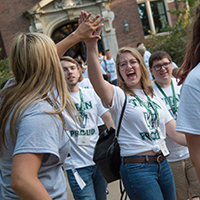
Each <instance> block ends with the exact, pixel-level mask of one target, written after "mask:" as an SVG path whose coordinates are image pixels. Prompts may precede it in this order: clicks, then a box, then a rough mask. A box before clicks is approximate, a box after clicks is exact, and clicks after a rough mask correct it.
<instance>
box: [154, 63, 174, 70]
mask: <svg viewBox="0 0 200 200" xmlns="http://www.w3.org/2000/svg"><path fill="white" fill-rule="evenodd" d="M170 63H171V62H168V63H163V64H162V65H155V66H153V67H152V68H154V69H155V70H156V71H159V70H161V69H162V67H164V68H165V69H167V68H168V67H169V65H170Z"/></svg>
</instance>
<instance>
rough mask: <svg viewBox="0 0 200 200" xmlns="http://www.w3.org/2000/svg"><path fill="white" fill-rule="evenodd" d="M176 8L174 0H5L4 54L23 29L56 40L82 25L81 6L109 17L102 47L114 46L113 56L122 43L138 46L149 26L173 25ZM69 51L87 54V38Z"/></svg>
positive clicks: (0, 10) (1, 9)
mask: <svg viewBox="0 0 200 200" xmlns="http://www.w3.org/2000/svg"><path fill="white" fill-rule="evenodd" d="M169 8H170V9H174V8H175V3H174V2H173V0H42V1H40V0H12V1H11V0H7V1H3V0H1V6H0V17H1V18H0V48H1V55H0V58H4V57H7V56H8V55H9V51H10V48H11V44H12V40H13V38H14V36H15V35H16V34H18V33H20V32H27V31H30V32H42V33H44V34H46V35H48V36H49V37H51V38H52V39H53V40H54V41H55V43H56V42H58V41H59V40H61V39H62V38H63V37H66V36H67V35H69V34H70V33H71V32H72V31H73V30H75V28H76V27H77V26H78V24H77V21H78V18H79V14H80V11H81V10H85V11H87V12H92V13H93V14H94V15H96V14H100V15H101V16H103V17H104V18H105V20H104V28H103V30H102V40H101V41H99V50H100V51H104V50H105V49H108V48H109V49H110V50H111V52H112V54H113V56H115V55H116V53H117V51H118V48H120V47H122V46H132V47H135V46H136V44H137V43H138V42H141V41H143V40H144V37H145V35H148V30H151V31H152V32H156V31H157V32H158V33H159V32H160V33H161V32H162V28H163V26H164V25H163V21H162V20H161V19H164V20H166V21H168V23H169V24H170V25H172V24H173V21H175V20H176V18H174V16H171V15H170V14H169V13H168V12H167V10H168V9H169ZM68 53H69V55H72V56H75V55H76V54H80V53H81V54H83V55H82V56H83V57H86V55H85V45H84V43H83V42H81V43H79V44H77V45H76V46H75V47H73V48H72V49H71V50H70V51H69V52H68Z"/></svg>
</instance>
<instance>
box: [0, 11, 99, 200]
mask: <svg viewBox="0 0 200 200" xmlns="http://www.w3.org/2000/svg"><path fill="white" fill-rule="evenodd" d="M90 15H91V14H90ZM98 17H99V16H96V17H95V18H94V19H93V21H89V20H88V19H85V20H84V22H83V23H82V24H81V25H80V27H78V29H77V30H76V31H75V32H73V33H72V34H71V35H70V36H69V37H68V38H65V39H64V40H63V41H62V42H60V43H59V44H58V45H57V49H56V45H55V44H54V42H53V41H52V40H51V39H50V38H49V37H47V36H45V35H44V34H40V33H22V34H19V35H18V36H17V37H16V38H15V40H14V42H13V45H12V48H11V53H10V57H9V61H10V67H11V70H12V73H13V76H14V82H12V84H8V85H7V86H5V87H4V88H3V89H2V90H1V93H0V172H1V176H0V179H1V180H0V182H1V192H2V196H3V199H12V200H13V199H29V200H32V199H34V200H36V199H38V200H41V199H42V200H46V199H59V200H66V198H67V191H66V190H67V188H66V181H65V177H64V175H63V171H62V168H61V166H62V164H63V162H64V160H65V158H66V156H67V153H68V152H69V149H70V142H69V137H68V136H67V134H66V133H65V123H66V122H65V121H64V119H63V112H68V113H69V114H70V116H71V117H72V118H73V119H74V116H73V112H74V109H75V106H74V105H73V102H72V100H71V98H70V95H69V93H68V92H67V91H68V90H67V85H66V81H65V78H64V74H63V69H62V67H61V64H60V60H59V56H61V55H62V54H63V53H64V49H65V50H66V49H67V48H70V47H71V46H72V45H73V44H75V43H77V42H79V41H80V40H82V39H86V38H91V37H92V38H93V37H94V36H92V33H93V32H94V30H96V28H97V27H98V24H99V23H100V22H101V21H102V19H100V20H98V21H96V19H97V18H98ZM97 38H99V36H98V37H97ZM58 54H59V56H58ZM55 89H56V91H57V93H56V94H57V95H56V96H55V95H54V94H55V93H54V91H55ZM58 97H59V102H58V100H57V99H58ZM74 120H75V119H74Z"/></svg>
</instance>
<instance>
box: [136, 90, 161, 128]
mask: <svg viewBox="0 0 200 200" xmlns="http://www.w3.org/2000/svg"><path fill="white" fill-rule="evenodd" d="M144 93H145V92H144ZM145 95H146V96H147V99H148V104H149V105H150V106H151V108H152V109H153V111H154V113H155V117H154V113H152V111H151V109H149V108H148V106H147V105H146V104H145V103H144V101H142V100H141V99H140V98H139V97H138V96H137V95H136V97H135V98H136V99H137V100H138V101H139V103H140V105H142V106H144V107H145V108H146V110H147V112H148V113H149V114H150V115H151V119H152V124H153V127H154V128H157V127H158V126H159V114H158V110H157V108H156V107H155V106H154V104H153V102H152V101H151V99H150V98H149V96H148V95H147V94H146V93H145ZM156 122H157V123H156Z"/></svg>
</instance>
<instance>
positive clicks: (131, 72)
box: [83, 13, 187, 200]
mask: <svg viewBox="0 0 200 200" xmlns="http://www.w3.org/2000/svg"><path fill="white" fill-rule="evenodd" d="M83 16H87V13H83ZM94 34H97V35H99V34H100V29H99V30H97V31H96V32H95V33H94ZM85 43H86V45H87V55H88V72H89V78H90V80H91V83H92V84H93V87H94V89H95V91H96V93H97V94H98V95H99V97H100V98H101V100H102V102H103V103H104V105H105V106H107V107H108V108H109V109H110V112H111V114H112V116H113V120H114V123H115V126H116V125H117V124H118V121H119V117H120V114H121V110H122V107H123V104H124V101H125V94H126V95H127V101H126V107H125V111H124V115H123V119H122V122H121V127H120V132H119V137H118V142H119V146H120V154H121V161H122V162H121V166H120V174H121V178H122V181H123V184H124V187H125V190H126V192H127V194H128V196H129V198H130V199H131V200H134V199H137V200H138V199H140V200H169V199H170V200H175V199H176V196H175V187H174V181H173V176H172V172H171V169H170V166H169V163H168V162H167V159H166V156H167V155H168V154H169V152H168V150H167V147H166V145H165V138H166V133H167V134H168V135H169V136H170V137H171V138H172V139H174V140H175V141H176V142H178V143H180V144H182V145H187V144H186V140H185V137H184V135H182V134H178V133H176V132H175V122H174V120H173V119H172V117H171V115H170V113H169V112H168V110H167V108H166V107H165V105H163V103H162V101H161V100H160V99H159V98H157V97H155V96H154V94H153V88H152V85H151V81H150V79H149V74H148V71H147V69H146V66H145V63H144V61H143V59H142V57H141V55H140V54H139V53H138V52H137V51H136V50H134V49H133V48H130V47H123V48H121V49H119V52H118V54H117V58H116V67H117V73H118V81H119V82H118V83H119V87H118V86H114V85H111V84H110V83H108V82H107V81H105V80H104V79H103V76H102V75H101V67H100V65H99V61H98V48H97V40H96V39H92V40H85ZM124 93H125V94H124Z"/></svg>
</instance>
